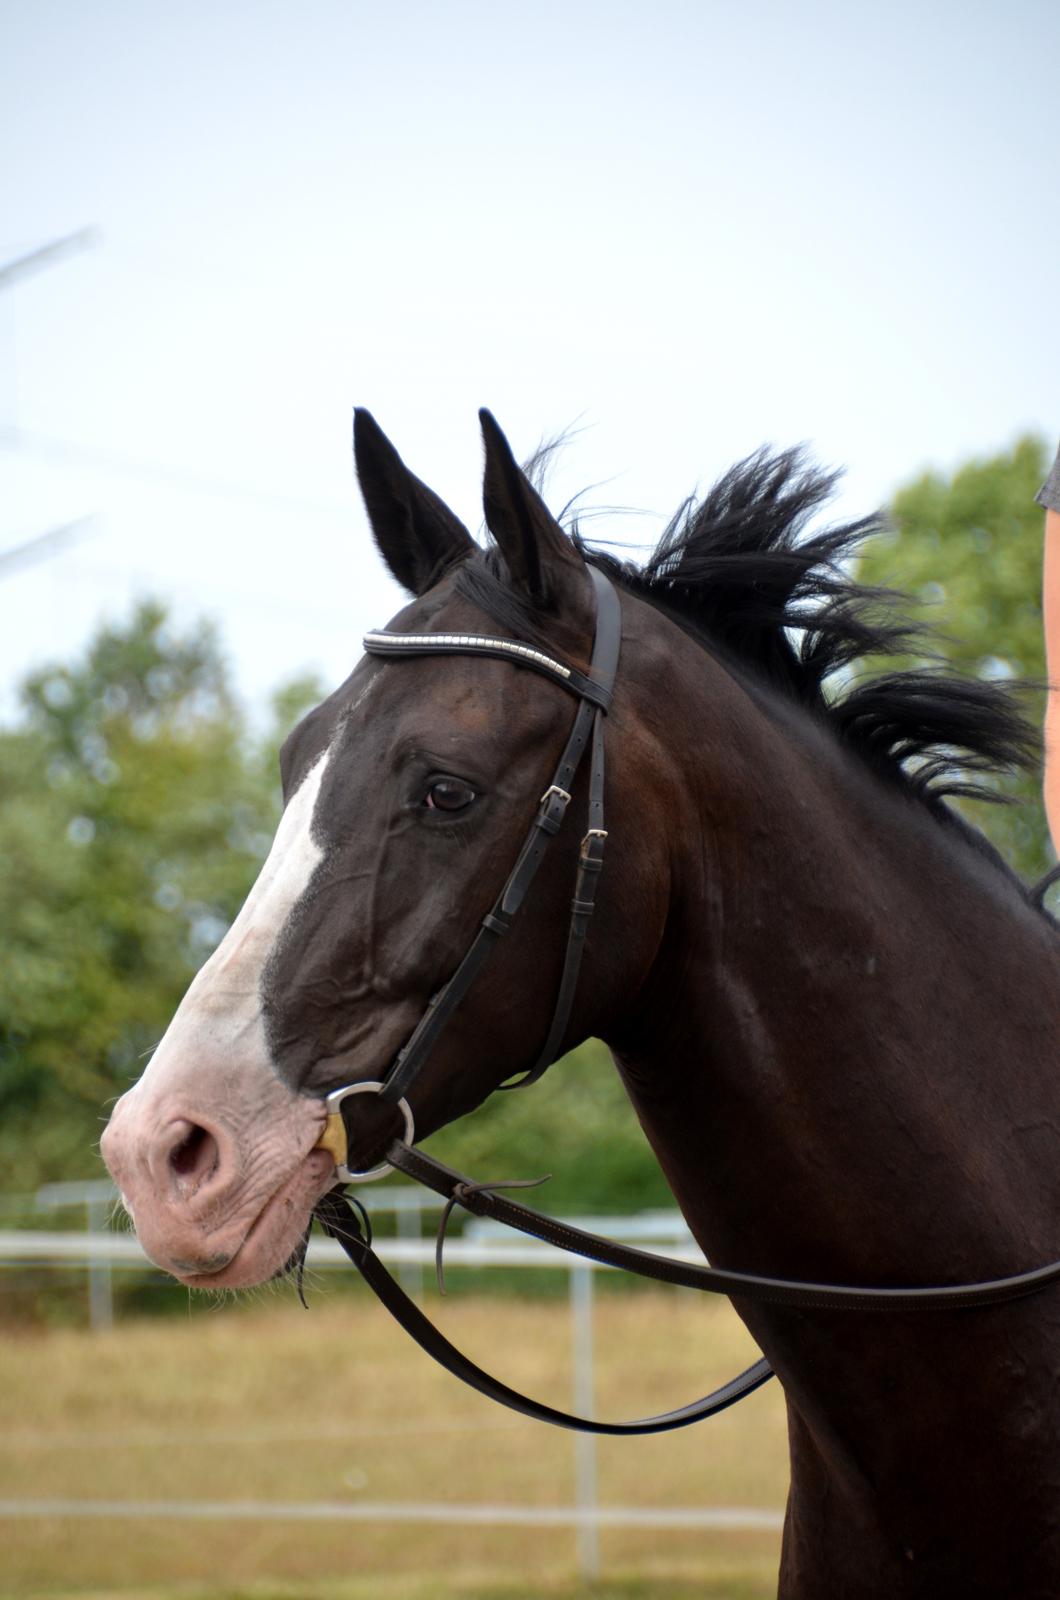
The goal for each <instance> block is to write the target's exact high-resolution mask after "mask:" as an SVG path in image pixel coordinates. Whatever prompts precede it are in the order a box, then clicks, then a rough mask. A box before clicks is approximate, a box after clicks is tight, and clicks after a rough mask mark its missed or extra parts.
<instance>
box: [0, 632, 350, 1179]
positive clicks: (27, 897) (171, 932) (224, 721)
mask: <svg viewBox="0 0 1060 1600" xmlns="http://www.w3.org/2000/svg"><path fill="white" fill-rule="evenodd" d="M292 693H294V695H295V698H296V699H300V701H301V704H302V705H304V704H306V703H307V702H308V700H309V699H312V698H315V697H316V696H317V693H318V691H317V688H316V686H315V685H312V686H310V685H308V684H302V685H300V686H296V688H295V690H293V691H292ZM22 704H23V708H24V715H23V717H22V719H21V721H20V723H19V725H18V726H17V727H16V728H15V729H14V730H10V731H5V732H3V733H0V856H2V859H3V861H4V863H5V870H4V873H3V876H2V878H0V928H2V929H3V946H4V956H3V961H2V962H0V1153H2V1160H3V1169H4V1187H5V1189H7V1190H23V1191H25V1190H29V1189H31V1188H33V1187H34V1186H35V1185H36V1184H38V1183H40V1182H43V1181H45V1180H48V1179H55V1178H74V1177H81V1176H86V1175H92V1174H93V1173H94V1166H95V1164H94V1162H93V1159H92V1154H91V1152H92V1148H93V1146H94V1145H95V1142H96V1140H97V1139H98V1136H99V1131H100V1127H101V1123H102V1120H103V1118H104V1117H105V1115H106V1110H105V1108H106V1106H107V1104H108V1103H109V1102H110V1101H111V1100H112V1099H113V1098H114V1097H115V1096H116V1095H118V1094H120V1093H121V1092H122V1091H123V1090H124V1089H125V1088H127V1087H128V1085H129V1084H130V1083H131V1082H132V1081H133V1080H134V1079H135V1078H136V1077H137V1076H138V1075H139V1071H140V1070H141V1068H140V1062H141V1058H142V1057H143V1056H144V1055H145V1054H146V1053H148V1052H149V1051H150V1049H151V1047H152V1046H153V1045H154V1043H155V1042H156V1041H157V1039H158V1038H159V1037H160V1036H161V1034H162V1032H163V1030H164V1028H165V1026H166V1023H167V1021H168V1019H169V1017H170V1016H171V1014H172V1012H173V1009H174V1007H175V1005H176V1003H177V1002H178V1000H179V999H180V996H181V994H182V993H183V991H184V989H185V987H186V986H187V983H188V981H189V979H190V978H191V976H192V974H193V973H194V972H195V970H196V968H197V967H198V966H199V965H201V963H202V961H203V959H204V958H205V957H206V956H207V955H208V954H209V952H210V950H211V949H212V948H213V947H214V945H215V944H216V943H217V940H218V939H219V938H220V936H221V935H222V934H223V932H224V931H225V929H226V928H227V926H228V924H229V922H230V921H231V920H232V918H233V916H234V915H235V913H236V911H237V910H238V908H239V906H240V904H241V903H242V901H243V898H244V896H245V895H246V892H247V889H248V887H249V885H250V883H251V882H252V881H253V879H254V876H255V874H256V872H257V869H258V866H259V864H260V861H261V859H262V857H263V855H264V854H265V852H266V850H267V848H268V844H269V841H270V839H271V837H272V834H273V831H274V829H275V825H276V819H277V816H278V812H279V795H278V785H277V782H276V778H275V776H274V774H275V748H276V742H277V736H278V733H279V729H276V730H274V731H272V732H269V733H267V734H265V735H264V736H260V737H258V738H253V737H251V736H250V735H249V734H248V731H247V729H246V727H245V725H244V723H243V720H242V717H241V715H240V713H239V712H238V710H237V708H236V706H235V704H234V701H233V698H232V694H231V690H230V687H229V682H228V676H227V671H226V668H225V663H224V660H223V657H222V654H221V651H220V648H219V646H218V642H217V639H216V637H215V635H214V633H213V632H212V630H211V629H210V628H208V627H206V626H200V627H199V628H198V629H196V630H195V631H194V632H192V633H190V634H188V635H186V636H177V635H175V634H174V633H173V632H172V630H171V629H170V627H169V625H168V623H167V619H166V613H165V610H164V608H163V607H162V606H160V605H157V604H154V603H145V604H141V605H140V606H139V607H138V609H137V610H136V612H135V614H134V615H133V617H132V618H131V620H130V621H129V623H128V624H127V625H126V626H124V627H122V628H114V627H106V628H104V629H103V630H102V631H101V632H100V633H99V634H98V636H97V637H96V638H95V640H94V641H93V642H92V644H91V645H90V647H89V649H88V650H87V652H86V654H85V655H84V657H83V659H81V660H79V661H77V662H74V663H72V664H63V665H56V666H53V667H48V668H46V669H44V670H43V671H41V672H37V673H35V674H34V675H33V676H32V677H31V678H30V679H28V681H27V682H26V683H25V685H24V686H23V690H22ZM292 709H293V707H292V704H291V693H285V696H284V702H283V712H284V716H285V717H286V718H289V716H290V713H291V711H292Z"/></svg>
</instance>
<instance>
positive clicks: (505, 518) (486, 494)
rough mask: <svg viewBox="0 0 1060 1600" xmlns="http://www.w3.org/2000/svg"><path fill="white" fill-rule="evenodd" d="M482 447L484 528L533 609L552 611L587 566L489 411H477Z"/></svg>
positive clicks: (513, 579)
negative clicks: (564, 590) (572, 580)
mask: <svg viewBox="0 0 1060 1600" xmlns="http://www.w3.org/2000/svg"><path fill="white" fill-rule="evenodd" d="M478 415H479V421H480V422H481V424H482V437H483V440H484V441H485V445H486V472H485V477H484V480H483V485H482V500H483V506H484V508H485V512H486V526H487V528H488V529H489V531H490V533H492V535H493V537H494V539H496V541H497V544H498V546H499V547H500V551H501V554H502V555H503V556H504V559H505V561H506V562H507V563H508V571H509V572H510V573H511V576H512V581H513V582H514V583H515V584H516V585H518V587H519V588H520V589H522V590H523V592H524V593H525V594H526V595H527V596H528V598H529V599H530V600H531V602H532V603H533V604H534V605H535V606H540V607H542V608H544V609H546V610H547V609H550V608H554V607H555V605H556V603H557V601H558V599H559V596H560V595H561V593H562V592H563V589H564V587H565V585H567V584H569V583H570V581H571V578H572V575H573V574H574V573H575V572H582V571H584V568H585V563H584V562H583V561H582V558H581V556H580V555H579V554H578V552H577V550H576V549H575V547H574V544H573V542H572V541H571V539H570V538H569V537H568V535H567V534H566V533H564V531H563V529H562V528H561V527H560V525H559V523H558V522H557V521H556V519H555V517H554V516H553V515H552V513H551V511H549V509H548V507H547V506H546V505H545V502H544V501H543V500H542V498H541V496H540V495H539V494H538V492H537V490H536V489H535V488H534V486H533V484H532V483H531V482H530V480H529V478H528V477H527V476H526V474H525V473H524V472H523V470H522V468H521V467H520V466H519V464H518V462H517V461H516V459H515V457H514V456H513V455H512V451H511V446H510V445H509V443H508V441H507V439H506V438H505V437H504V434H503V433H502V432H501V430H500V428H499V427H498V426H497V421H496V419H495V417H494V416H493V413H492V412H490V411H480V412H479V414H478Z"/></svg>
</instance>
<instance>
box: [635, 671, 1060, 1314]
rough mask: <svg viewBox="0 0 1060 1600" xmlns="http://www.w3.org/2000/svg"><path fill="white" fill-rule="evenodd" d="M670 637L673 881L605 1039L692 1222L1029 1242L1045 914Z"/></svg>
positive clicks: (939, 1255) (819, 1262) (828, 1245)
mask: <svg viewBox="0 0 1060 1600" xmlns="http://www.w3.org/2000/svg"><path fill="white" fill-rule="evenodd" d="M684 645H685V647H686V648H685V652H684V653H685V654H687V651H693V652H694V656H695V660H694V662H692V663H685V670H683V671H682V672H679V673H678V674H676V676H675V679H674V682H675V684H676V686H677V687H676V693H675V703H674V704H673V705H670V706H668V710H667V715H668V719H669V722H670V725H671V726H674V727H687V728H690V729H695V730H697V738H696V740H695V741H690V742H689V745H690V747H689V748H686V749H684V750H683V751H680V752H674V751H671V753H670V755H671V760H672V762H673V767H674V770H673V772H672V774H671V778H672V784H671V789H672V793H674V794H678V795H680V796H681V797H682V799H681V802H680V804H679V805H678V806H677V807H676V808H675V809H674V811H673V812H672V814H671V816H670V818H669V827H670V835H669V837H670V845H671V863H672V866H671V881H672V883H673V884H674V885H675V889H674V891H673V894H672V898H671V902H670V906H669V914H668V918H667V922H666V929H665V934H664V936H663V939H662V941H661V944H660V946H659V949H658V951H657V954H656V959H655V963H654V966H653V969H652V975H651V978H650V980H649V982H648V984H647V986H646V988H645V990H644V991H643V993H642V996H641V1003H640V1005H639V1007H638V1012H637V1015H636V1017H635V1018H633V1019H630V1018H629V1017H627V1018H625V1019H624V1020H623V1022H622V1023H620V1024H619V1025H617V1026H616V1028H615V1029H614V1031H613V1033H612V1035H611V1037H610V1038H609V1041H608V1042H609V1043H611V1045H612V1047H613V1050H614V1053H615V1056H616V1059H617V1061H618V1064H619V1067H620V1069H621V1070H622V1072H623V1076H624V1078H625V1081H626V1085H627V1088H628V1090H629V1093H630V1095H631V1098H632V1099H633V1102H634V1104H635V1106H636V1108H637V1111H638V1115H639V1116H640V1120H641V1122H642V1124H643V1126H644V1128H645V1131H646V1132H647V1134H648V1137H649V1139H650V1140H651V1142H652V1144H653V1146H654V1148H655V1150H656V1153H657V1155H658V1157H659V1160H660V1164H661V1165H662V1167H663V1169H664V1171H665V1172H666V1174H667V1177H668V1179H669V1181H670V1183H671V1186H672V1187H673V1189H674V1192H675V1194H676V1196H677V1198H678V1201H679V1203H680V1204H681V1206H682V1208H683V1210H684V1211H685V1214H686V1216H687V1217H688V1220H689V1223H690V1225H691V1226H692V1228H693V1231H694V1232H695V1233H696V1235H697V1237H698V1238H699V1240H700V1243H701V1244H702V1245H703V1246H704V1248H705V1249H706V1250H707V1251H708V1253H710V1254H711V1255H712V1256H714V1257H715V1258H716V1259H719V1260H722V1261H724V1262H726V1263H727V1264H730V1265H735V1266H742V1267H745V1268H747V1269H749V1270H757V1271H765V1272H775V1273H778V1274H780V1275H788V1276H811V1277H812V1276H821V1277H825V1276H832V1277H837V1278H846V1279H853V1280H858V1279H860V1280H861V1281H892V1282H901V1281H907V1282H908V1281H914V1280H920V1281H925V1280H926V1279H928V1278H930V1277H933V1276H936V1275H948V1276H949V1277H950V1278H952V1277H953V1276H954V1274H955V1273H956V1274H957V1275H959V1274H961V1273H962V1272H966V1273H967V1274H968V1275H969V1276H972V1277H974V1276H984V1275H989V1273H990V1272H991V1271H996V1272H998V1273H999V1274H1001V1273H1004V1272H1009V1271H1013V1270H1016V1269H1017V1268H1018V1267H1019V1266H1021V1265H1023V1266H1030V1265H1032V1264H1034V1261H1035V1259H1046V1258H1047V1257H1048V1256H1049V1253H1050V1251H1051V1250H1052V1249H1053V1246H1054V1245H1055V1243H1056V1241H1055V1239H1053V1237H1052V1233H1053V1229H1052V1228H1051V1227H1050V1216H1049V1213H1050V1212H1051V1213H1052V1215H1054V1216H1055V1214H1056V1207H1057V1201H1058V1199H1060V1196H1058V1195H1057V1194H1056V1192H1055V1191H1056V1178H1055V1176H1053V1175H1054V1174H1055V1171H1056V1163H1055V1159H1054V1156H1053V1152H1052V1149H1051V1142H1050V1138H1049V1134H1048V1129H1049V1126H1050V1124H1049V1120H1048V1119H1049V1117H1050V1114H1051V1113H1055V1114H1056V1115H1057V1116H1058V1117H1060V1105H1057V1099H1058V1096H1057V1090H1056V1078H1057V1074H1056V1072H1055V1063H1056V1061H1057V1059H1058V1057H1060V1017H1058V1014H1057V1005H1056V1003H1055V1000H1054V999H1053V996H1055V994H1056V991H1057V984H1056V976H1057V965H1056V963H1057V949H1058V947H1057V942H1056V940H1055V935H1054V934H1053V932H1052V930H1051V929H1050V927H1049V925H1048V924H1047V923H1046V922H1045V920H1044V919H1042V918H1041V917H1039V916H1038V915H1037V914H1036V913H1033V912H1032V911H1030V910H1029V909H1028V908H1027V907H1026V906H1025V905H1024V903H1023V902H1022V900H1021V898H1020V896H1019V895H1018V893H1017V892H1016V890H1015V889H1014V888H1013V886H1012V885H1011V884H1010V883H1009V882H1008V881H1007V880H1006V878H1005V877H1004V875H1003V874H1002V873H1000V872H999V871H998V870H997V868H996V867H995V866H994V865H993V864H992V863H990V862H989V861H987V860H984V859H980V857H979V856H978V855H977V854H976V852H974V851H973V850H972V849H971V848H970V847H969V846H968V845H967V844H966V843H965V842H964V841H963V840H962V839H961V838H960V837H959V836H958V835H957V834H956V831H955V830H953V829H950V828H948V827H946V826H945V825H944V824H941V823H940V822H939V821H938V819H937V818H936V817H935V816H933V815H932V814H931V813H930V812H929V811H928V809H927V807H925V806H924V805H922V804H920V803H919V802H917V801H916V800H915V799H913V798H912V797H910V796H908V795H906V794H904V793H902V792H901V791H900V790H898V789H897V788H895V787H893V786H891V785H889V784H887V783H885V782H883V781H881V780H880V779H879V778H878V777H876V776H875V775H873V774H872V773H870V772H869V770H868V769H867V768H866V767H864V766H863V765H862V764H861V763H860V762H859V761H858V760H857V759H856V758H855V757H853V756H851V755H850V754H847V753H844V752H843V751H842V750H840V749H839V748H838V746H837V745H835V743H834V741H833V740H832V738H831V736H830V735H829V734H828V732H827V730H824V729H820V728H817V727H816V726H815V725H813V724H811V722H810V720H809V719H808V718H806V717H804V716H803V715H802V713H800V712H798V711H797V710H795V708H787V707H773V708H770V707H769V705H768V702H767V701H764V700H763V698H762V697H761V696H759V695H757V694H755V695H752V694H751V693H749V692H748V691H747V690H746V689H744V688H743V687H742V686H741V685H740V683H739V682H738V681H737V680H736V679H734V678H733V677H731V676H730V675H729V674H727V673H726V672H724V671H723V670H722V669H721V668H720V667H719V666H717V664H716V663H711V662H710V661H709V658H706V657H704V656H703V654H702V653H701V652H699V651H698V650H697V649H696V647H694V646H692V645H691V644H690V643H689V642H688V641H684ZM691 667H694V670H689V669H690V668H691ZM1053 1125H1054V1126H1055V1123H1054V1124H1053ZM984 1130H990V1134H989V1135H987V1136H984ZM1035 1130H1037V1132H1036V1131H1035ZM1047 1174H1048V1177H1047V1176H1046V1175H1047ZM899 1214H900V1216H901V1219H902V1220H901V1225H899V1224H898V1223H897V1221H896V1216H897V1215H899Z"/></svg>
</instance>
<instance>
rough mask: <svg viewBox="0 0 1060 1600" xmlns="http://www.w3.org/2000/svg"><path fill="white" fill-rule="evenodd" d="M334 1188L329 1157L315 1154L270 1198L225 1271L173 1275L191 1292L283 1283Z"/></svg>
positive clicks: (176, 1266)
mask: <svg viewBox="0 0 1060 1600" xmlns="http://www.w3.org/2000/svg"><path fill="white" fill-rule="evenodd" d="M334 1182H335V1168H334V1165H333V1163H332V1159H331V1157H330V1156H329V1155H328V1153H327V1151H326V1150H311V1151H310V1152H309V1154H308V1155H307V1156H306V1157H305V1158H304V1160H303V1161H301V1162H300V1163H299V1165H298V1167H297V1168H296V1169H295V1171H294V1172H293V1173H292V1174H291V1175H290V1176H289V1177H288V1178H287V1179H286V1180H285V1181H284V1182H283V1183H282V1184H281V1185H280V1187H279V1188H278V1189H276V1190H275V1191H274V1193H273V1194H272V1195H271V1196H270V1197H269V1199H268V1200H267V1201H266V1203H265V1205H264V1206H263V1207H262V1208H261V1210H260V1211H259V1212H258V1214H257V1216H256V1217H255V1218H254V1221H253V1222H252V1223H251V1225H250V1227H249V1228H248V1229H247V1231H246V1233H245V1234H244V1236H243V1239H242V1241H241V1243H240V1244H239V1245H238V1247H237V1248H236V1249H235V1250H234V1251H233V1252H232V1254H231V1255H230V1256H229V1257H228V1259H227V1261H225V1263H224V1264H223V1265H222V1266H220V1267H219V1268H218V1269H217V1270H216V1271H214V1272H203V1271H201V1270H192V1271H187V1270H184V1267H183V1264H182V1263H180V1262H173V1263H171V1264H170V1265H169V1271H170V1272H171V1273H172V1274H173V1276H174V1277H175V1278H177V1279H178V1281H179V1282H180V1283H183V1284H185V1285H186V1286H187V1287H188V1288H189V1289H252V1288H255V1287H256V1286H257V1285H258V1284H262V1283H268V1282H269V1280H270V1279H273V1278H279V1277H283V1276H284V1274H285V1273H286V1272H287V1271H288V1270H289V1269H290V1268H291V1267H292V1266H293V1265H295V1264H296V1263H297V1261H298V1258H299V1256H300V1255H301V1248H302V1241H303V1239H304V1237H305V1234H306V1230H307V1228H308V1227H309V1221H310V1217H311V1216H312V1212H313V1207H314V1206H315V1205H316V1203H317V1201H318V1200H319V1199H320V1197H321V1196H322V1195H324V1194H326V1193H327V1191H328V1190H329V1189H330V1188H332V1187H333V1185H334ZM189 1265H190V1264H189ZM198 1265H199V1264H198V1263H196V1266H198Z"/></svg>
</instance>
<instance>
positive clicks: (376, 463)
mask: <svg viewBox="0 0 1060 1600" xmlns="http://www.w3.org/2000/svg"><path fill="white" fill-rule="evenodd" d="M353 454H354V459H355V460H356V462H357V481H358V483H359V484H360V486H361V494H362V495H363V496H364V504H365V509H366V510H367V512H368V520H369V522H370V523H371V525H372V534H373V536H374V538H375V542H376V544H377V545H378V547H379V553H380V555H381V556H382V557H383V560H384V561H385V562H386V564H387V566H388V567H389V568H390V570H391V572H392V573H393V574H394V577H395V578H396V579H397V581H398V583H400V584H401V585H402V587H403V588H405V589H408V590H409V591H410V592H411V593H412V594H423V592H424V591H425V590H426V589H429V588H430V586H431V584H432V583H434V582H435V581H436V579H437V577H438V575H439V573H440V572H441V570H442V569H443V567H446V566H448V565H449V563H450V562H451V561H455V560H457V559H458V558H459V557H460V556H465V555H470V553H471V551H472V550H473V549H474V548H475V545H474V541H473V540H472V538H471V535H470V534H469V533H468V531H467V529H466V528H465V527H464V524H463V523H462V522H461V521H460V520H459V518H458V517H455V516H454V515H453V513H452V512H451V511H450V509H449V507H448V506H447V505H446V504H445V502H444V500H439V498H438V496H437V495H436V494H435V493H434V491H433V490H432V489H428V487H427V485H426V484H425V483H421V482H420V480H419V478H416V477H414V476H413V474H412V473H411V472H410V471H409V469H408V467H406V465H405V463H404V462H403V461H402V459H401V457H400V456H399V455H398V453H397V451H396V450H395V449H394V446H393V445H392V444H391V443H390V440H389V439H388V438H387V436H386V434H385V433H384V432H383V430H382V428H381V427H380V426H379V424H378V423H377V422H376V420H375V418H374V417H373V416H372V414H371V412H370V411H364V410H362V409H361V408H360V407H358V408H357V410H356V411H355V412H354V414H353Z"/></svg>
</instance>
